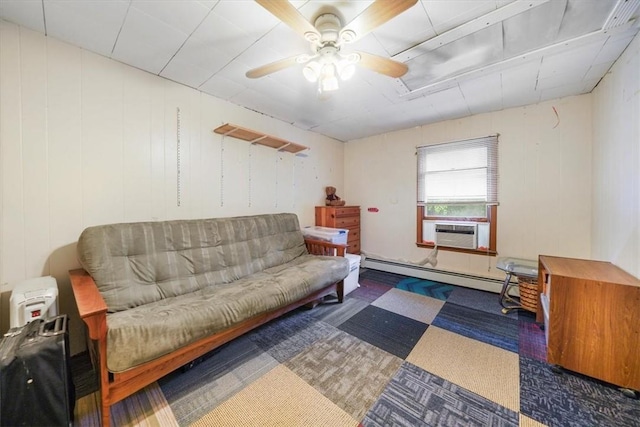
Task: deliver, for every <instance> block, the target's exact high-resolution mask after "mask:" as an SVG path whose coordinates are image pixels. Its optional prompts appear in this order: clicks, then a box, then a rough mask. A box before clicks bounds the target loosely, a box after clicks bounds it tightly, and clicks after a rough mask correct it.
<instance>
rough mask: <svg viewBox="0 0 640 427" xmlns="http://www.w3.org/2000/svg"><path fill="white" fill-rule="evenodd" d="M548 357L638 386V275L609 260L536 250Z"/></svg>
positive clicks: (540, 313)
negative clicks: (572, 256) (574, 257)
mask: <svg viewBox="0 0 640 427" xmlns="http://www.w3.org/2000/svg"><path fill="white" fill-rule="evenodd" d="M538 290H539V292H540V304H538V311H537V313H536V318H537V320H538V321H539V322H542V321H544V323H545V333H546V334H547V361H548V362H549V363H550V364H554V365H557V366H560V367H562V368H566V369H568V370H571V371H575V372H579V373H581V374H584V375H588V376H590V377H593V378H597V379H600V380H602V381H606V382H609V383H612V384H615V385H617V386H620V387H624V388H627V389H630V390H636V391H637V390H640V280H638V279H637V278H635V277H633V276H632V275H630V274H628V273H626V272H625V271H623V270H621V269H620V268H618V267H616V266H615V265H613V264H611V263H609V262H602V261H590V260H583V259H572V258H559V257H552V256H546V255H541V256H540V257H539V259H538Z"/></svg>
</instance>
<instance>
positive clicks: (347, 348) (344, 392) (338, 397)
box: [285, 332, 402, 420]
mask: <svg viewBox="0 0 640 427" xmlns="http://www.w3.org/2000/svg"><path fill="white" fill-rule="evenodd" d="M401 364H402V359H400V358H399V357H396V356H394V355H392V354H390V353H387V352H386V351H384V350H381V349H379V348H378V347H375V346H373V345H371V344H369V343H367V342H364V341H361V340H359V339H358V338H356V337H354V336H353V335H349V334H347V333H344V332H337V333H336V334H334V335H332V336H330V337H325V338H324V339H322V340H319V341H317V342H316V343H314V344H313V345H311V346H310V347H308V348H307V349H306V350H304V351H303V352H302V353H300V354H298V355H297V356H295V357H294V358H292V359H291V360H289V361H287V362H286V363H285V365H286V366H287V367H289V368H290V369H291V370H292V371H293V372H295V373H296V374H297V375H298V376H299V377H300V378H302V379H303V380H304V381H306V382H307V383H308V384H310V385H311V386H313V387H314V388H315V389H316V390H318V391H319V392H320V393H322V394H323V395H324V396H326V397H327V398H329V399H330V400H331V401H332V402H334V403H335V404H336V405H338V406H340V407H341V408H342V409H343V410H344V411H345V412H347V413H348V414H350V415H351V416H352V417H353V418H354V419H357V420H360V419H362V417H363V416H364V415H365V413H366V412H367V410H368V409H369V408H370V407H371V405H372V404H373V403H374V402H375V401H376V400H377V399H378V397H379V396H380V393H381V392H382V390H383V389H384V387H385V386H386V385H387V383H388V382H389V380H390V379H391V377H392V376H393V375H394V374H395V373H396V372H397V371H398V369H399V368H400V365H401Z"/></svg>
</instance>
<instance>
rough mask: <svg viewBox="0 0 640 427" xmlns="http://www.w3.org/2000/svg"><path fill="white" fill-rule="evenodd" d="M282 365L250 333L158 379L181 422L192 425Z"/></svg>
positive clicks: (181, 423)
mask: <svg viewBox="0 0 640 427" xmlns="http://www.w3.org/2000/svg"><path fill="white" fill-rule="evenodd" d="M277 365H278V361H277V360H275V359H274V358H273V357H271V356H269V355H268V354H267V353H265V352H263V351H262V350H261V349H260V348H259V347H258V346H257V345H256V344H255V343H253V342H252V341H251V340H250V339H248V337H246V336H243V337H240V338H238V339H236V340H233V341H231V342H229V343H228V344H225V345H224V346H222V347H220V348H219V349H216V350H214V351H212V352H210V353H208V354H207V355H205V356H204V357H203V358H201V359H200V360H199V361H198V363H196V364H195V365H194V367H193V368H191V369H187V370H177V371H174V372H172V373H171V374H169V375H167V376H165V377H163V378H162V379H160V380H159V381H158V383H159V384H160V388H161V389H162V392H163V393H164V395H165V397H166V399H167V402H168V403H169V406H170V407H171V410H172V411H173V413H174V415H175V417H176V419H177V420H178V423H179V424H180V425H189V424H191V423H192V422H194V421H196V420H198V419H199V418H201V417H202V416H203V415H205V414H206V413H208V412H210V411H211V410H212V409H213V408H215V407H216V406H218V405H219V404H220V403H222V402H224V401H225V400H226V399H228V398H229V397H230V396H232V395H233V394H235V393H237V392H238V391H240V390H242V389H243V388H244V387H246V386H247V385H248V384H250V383H252V382H253V381H255V380H256V379H258V378H260V377H261V376H262V375H264V374H265V373H266V372H268V371H270V370H271V369H273V368H274V367H275V366H277Z"/></svg>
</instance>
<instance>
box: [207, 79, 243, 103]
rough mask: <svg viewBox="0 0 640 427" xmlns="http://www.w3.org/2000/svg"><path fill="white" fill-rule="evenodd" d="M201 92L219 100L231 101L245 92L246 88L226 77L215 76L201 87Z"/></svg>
mask: <svg viewBox="0 0 640 427" xmlns="http://www.w3.org/2000/svg"><path fill="white" fill-rule="evenodd" d="M200 90H201V91H203V92H205V93H208V94H210V95H213V96H216V97H218V98H222V99H229V98H233V97H234V96H236V95H238V94H239V93H240V92H242V91H243V90H245V87H244V86H242V85H239V84H238V83H236V82H232V81H231V80H229V79H225V78H224V77H220V76H213V77H211V78H210V79H209V80H207V81H206V82H205V83H204V84H202V86H200Z"/></svg>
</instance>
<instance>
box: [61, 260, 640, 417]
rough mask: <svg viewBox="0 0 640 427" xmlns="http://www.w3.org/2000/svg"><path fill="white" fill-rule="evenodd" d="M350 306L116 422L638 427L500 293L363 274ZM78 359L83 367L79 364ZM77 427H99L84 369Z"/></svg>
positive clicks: (229, 347)
mask: <svg viewBox="0 0 640 427" xmlns="http://www.w3.org/2000/svg"><path fill="white" fill-rule="evenodd" d="M359 283H360V285H361V286H360V287H359V288H357V289H356V290H355V291H353V292H352V293H351V294H349V295H348V296H346V298H345V301H344V302H343V303H342V304H337V302H336V301H335V300H330V299H329V300H328V301H326V302H325V303H324V304H321V305H319V306H317V307H315V308H314V309H312V310H306V309H299V310H295V311H293V312H291V313H289V314H287V315H285V316H282V317H281V318H279V319H276V320H274V321H272V322H270V323H268V324H267V325H264V326H262V327H260V328H258V329H256V330H254V331H252V332H250V333H248V334H246V335H244V336H242V337H240V338H238V339H236V340H234V341H232V342H230V343H228V344H226V345H224V346H222V347H221V348H219V349H217V350H215V351H213V352H211V353H209V354H207V355H206V356H204V357H202V358H200V359H199V360H198V361H197V363H195V364H194V366H192V367H189V368H186V369H182V370H178V371H176V372H173V373H171V374H170V375H167V376H166V377H164V378H162V379H161V380H160V381H158V382H157V383H154V384H152V385H150V386H149V387H147V388H145V389H143V390H141V391H140V392H139V393H136V395H134V396H131V397H129V398H127V399H125V400H124V401H122V402H119V403H117V404H116V405H114V406H113V407H112V409H111V412H112V419H113V420H114V422H115V423H116V425H118V426H121V425H158V426H188V425H198V426H233V427H254V426H323V427H324V426H332V427H333V426H335V427H340V426H345V427H346V426H350V427H370V426H371V427H374V426H375V427H377V426H380V427H382V426H412V427H413V426H460V427H462V426H523V427H540V426H551V427H555V426H580V427H583V426H589V427H590V426H623V427H626V426H635V427H637V426H640V401H639V400H637V399H630V398H628V397H625V396H624V395H623V394H622V393H621V392H620V391H618V390H617V388H616V387H615V386H612V385H610V384H605V383H602V382H600V381H597V380H594V379H591V378H588V377H585V376H582V375H578V374H575V373H571V372H564V373H563V374H555V373H553V372H551V370H550V369H549V365H548V364H547V363H546V348H545V338H544V331H543V330H542V329H541V328H540V327H539V326H538V325H537V324H536V323H535V321H534V317H533V315H532V314H531V313H528V312H523V311H521V312H518V311H513V312H510V313H508V314H502V313H501V311H500V309H501V307H500V305H499V303H498V296H497V295H496V294H492V293H488V292H482V291H477V290H473V289H467V288H461V287H457V286H452V285H448V284H444V283H438V282H430V281H427V280H422V279H415V278H410V277H405V276H401V275H398V274H390V273H385V272H381V271H375V270H367V271H364V270H363V271H361V276H360V280H359ZM74 359H75V360H74ZM72 368H74V369H73V371H74V378H75V380H76V382H77V383H76V387H77V389H78V390H79V391H80V393H79V397H80V399H79V400H78V401H77V404H76V411H75V415H76V420H75V425H77V426H85V425H86V426H90V425H96V423H97V420H98V419H99V418H98V411H97V393H95V392H94V391H95V384H93V385H91V384H90V382H91V381H89V380H88V379H90V378H92V375H87V366H86V360H83V359H82V358H79V357H76V358H72Z"/></svg>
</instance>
